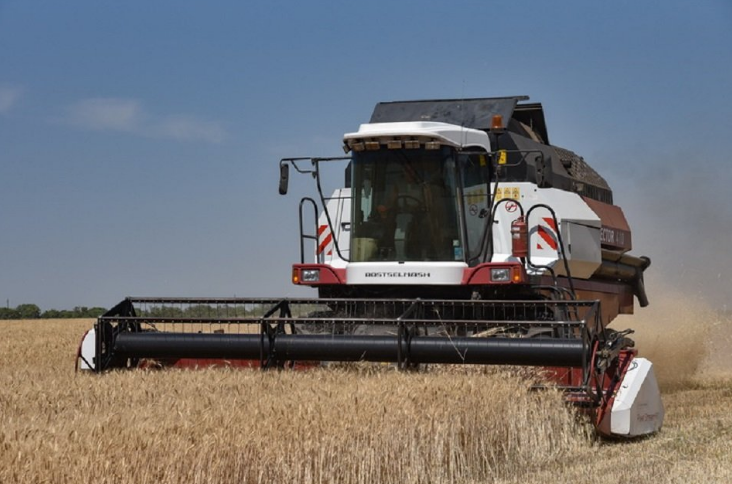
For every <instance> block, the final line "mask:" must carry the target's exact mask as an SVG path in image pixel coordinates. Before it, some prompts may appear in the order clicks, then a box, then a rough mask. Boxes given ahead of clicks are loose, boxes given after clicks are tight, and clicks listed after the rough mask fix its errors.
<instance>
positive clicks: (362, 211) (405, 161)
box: [351, 146, 465, 262]
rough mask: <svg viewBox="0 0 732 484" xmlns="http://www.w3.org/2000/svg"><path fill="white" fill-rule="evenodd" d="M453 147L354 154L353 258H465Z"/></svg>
mask: <svg viewBox="0 0 732 484" xmlns="http://www.w3.org/2000/svg"><path fill="white" fill-rule="evenodd" d="M455 173H456V171H455V150H454V149H452V148H450V147H447V146H443V147H441V149H439V150H426V149H424V148H418V149H392V150H388V149H385V148H382V149H379V150H375V151H360V152H354V154H353V165H352V176H353V178H352V185H351V186H352V193H353V208H352V210H353V212H352V217H351V221H352V235H351V261H353V262H366V261H456V260H459V261H463V260H464V259H465V256H464V253H463V246H464V244H463V241H462V239H463V238H462V237H461V235H460V234H461V233H462V227H461V224H460V217H459V215H458V213H459V208H458V197H457V183H456V180H455Z"/></svg>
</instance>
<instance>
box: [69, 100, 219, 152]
mask: <svg viewBox="0 0 732 484" xmlns="http://www.w3.org/2000/svg"><path fill="white" fill-rule="evenodd" d="M64 122H65V123H67V124H70V125H73V126H77V127H80V128H84V129H91V130H101V131H120V132H126V133H131V134H135V135H138V136H146V137H152V138H171V139H176V140H193V141H206V142H209V143H220V142H221V141H222V140H223V139H224V138H225V137H226V132H225V130H224V129H223V128H222V127H221V125H220V124H219V123H217V122H214V121H208V120H202V119H199V118H197V117H195V116H191V115H153V114H150V113H148V112H147V111H146V110H145V108H144V107H143V105H142V103H141V102H140V101H138V100H136V99H121V98H90V99H84V100H82V101H79V102H77V103H75V104H73V105H71V106H69V108H68V110H67V115H66V117H65V118H64Z"/></svg>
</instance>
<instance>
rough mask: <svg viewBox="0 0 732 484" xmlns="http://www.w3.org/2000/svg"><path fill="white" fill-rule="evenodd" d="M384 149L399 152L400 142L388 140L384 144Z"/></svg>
mask: <svg viewBox="0 0 732 484" xmlns="http://www.w3.org/2000/svg"><path fill="white" fill-rule="evenodd" d="M386 147H387V148H389V149H390V150H399V149H401V148H402V142H401V140H398V139H390V140H389V141H387V142H386Z"/></svg>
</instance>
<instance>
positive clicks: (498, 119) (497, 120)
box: [491, 114, 504, 131]
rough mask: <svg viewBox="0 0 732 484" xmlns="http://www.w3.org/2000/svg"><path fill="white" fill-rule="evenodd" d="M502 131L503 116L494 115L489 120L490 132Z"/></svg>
mask: <svg viewBox="0 0 732 484" xmlns="http://www.w3.org/2000/svg"><path fill="white" fill-rule="evenodd" d="M503 129H504V128H503V116H501V115H500V114H495V115H494V116H493V118H492V119H491V130H493V131H503Z"/></svg>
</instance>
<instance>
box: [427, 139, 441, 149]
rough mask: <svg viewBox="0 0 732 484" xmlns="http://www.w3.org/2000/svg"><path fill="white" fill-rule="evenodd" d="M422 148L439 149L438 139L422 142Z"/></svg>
mask: <svg viewBox="0 0 732 484" xmlns="http://www.w3.org/2000/svg"><path fill="white" fill-rule="evenodd" d="M424 149H426V150H439V149H440V143H439V142H438V141H428V142H426V143H425V144H424Z"/></svg>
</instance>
